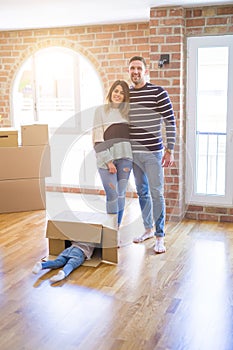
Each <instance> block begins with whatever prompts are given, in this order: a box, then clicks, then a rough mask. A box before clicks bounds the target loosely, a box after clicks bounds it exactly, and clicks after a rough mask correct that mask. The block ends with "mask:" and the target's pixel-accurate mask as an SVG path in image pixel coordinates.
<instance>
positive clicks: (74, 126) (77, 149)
mask: <svg viewBox="0 0 233 350" xmlns="http://www.w3.org/2000/svg"><path fill="white" fill-rule="evenodd" d="M12 101H13V108H12V111H13V126H14V127H16V128H17V129H20V126H21V125H25V124H33V123H42V124H48V126H49V133H50V146H51V154H52V174H53V176H52V177H51V178H47V180H46V182H47V184H51V185H58V186H64V185H65V186H71V187H72V186H80V187H82V186H83V184H80V183H79V181H80V176H78V174H77V172H80V171H79V169H83V164H84V163H85V157H86V154H87V152H88V151H89V152H91V151H92V149H93V146H92V140H91V115H90V114H91V113H88V112H89V111H91V112H92V114H93V111H94V109H95V107H96V106H98V105H101V104H103V103H104V93H103V87H102V84H101V81H100V79H99V76H98V74H97V72H96V71H95V69H94V67H93V66H92V65H91V63H90V62H89V61H88V60H87V59H86V58H85V57H84V56H83V55H81V54H79V53H77V52H75V51H73V50H71V49H68V48H62V47H49V48H46V49H41V50H39V51H37V52H36V53H34V54H33V55H32V56H31V57H29V58H28V59H27V60H26V61H25V62H24V64H23V65H22V67H21V68H20V70H19V72H18V74H17V76H16V78H15V81H14V85H13V96H12ZM87 115H88V117H87ZM87 119H88V120H87ZM19 134H20V133H19ZM54 135H56V137H55V136H54ZM70 135H72V136H71V138H69V137H70ZM67 138H68V140H71V141H70V142H71V144H70V145H69V147H67V144H66V147H67V153H66V154H64V161H63V159H59V162H60V163H61V169H60V168H59V169H58V171H57V169H56V163H57V161H58V158H57V157H59V155H60V154H61V151H63V149H64V143H65V142H67ZM19 142H20V140H19ZM53 169H55V171H53ZM97 182H98V183H99V184H100V181H99V180H97ZM88 185H89V184H88ZM92 185H93V184H90V186H92Z"/></svg>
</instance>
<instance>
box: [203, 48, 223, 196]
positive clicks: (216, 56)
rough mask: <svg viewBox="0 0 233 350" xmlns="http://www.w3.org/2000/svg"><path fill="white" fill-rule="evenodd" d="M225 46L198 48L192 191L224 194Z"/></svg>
mask: <svg viewBox="0 0 233 350" xmlns="http://www.w3.org/2000/svg"><path fill="white" fill-rule="evenodd" d="M227 87H228V47H210V48H199V49H198V71H197V116H196V141H197V150H196V152H197V153H196V161H197V164H196V169H197V174H196V175H197V176H196V178H197V183H196V191H197V193H202V194H217V195H224V194H225V185H224V184H225V161H226V159H225V150H226V125H227Z"/></svg>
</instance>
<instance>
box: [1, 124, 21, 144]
mask: <svg viewBox="0 0 233 350" xmlns="http://www.w3.org/2000/svg"><path fill="white" fill-rule="evenodd" d="M17 146H18V130H17V129H14V128H0V147H17Z"/></svg>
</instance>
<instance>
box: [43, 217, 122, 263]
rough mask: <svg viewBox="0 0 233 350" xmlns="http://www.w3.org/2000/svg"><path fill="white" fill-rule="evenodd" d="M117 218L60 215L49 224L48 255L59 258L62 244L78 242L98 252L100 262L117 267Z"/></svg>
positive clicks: (47, 234)
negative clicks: (93, 245) (97, 248)
mask: <svg viewBox="0 0 233 350" xmlns="http://www.w3.org/2000/svg"><path fill="white" fill-rule="evenodd" d="M116 221H117V219H116V215H111V214H102V213H93V212H69V211H66V212H63V213H60V214H59V215H57V216H56V217H55V218H54V219H53V220H48V222H47V230H46V237H47V238H48V239H49V254H50V255H58V254H59V253H60V252H61V251H62V250H64V249H65V242H66V241H67V240H68V241H80V242H86V243H92V244H95V246H96V247H99V248H101V258H100V260H99V261H106V262H109V263H114V264H117V262H118V248H117V243H118V241H117V229H116V227H117V223H116Z"/></svg>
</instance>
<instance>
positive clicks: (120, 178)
mask: <svg viewBox="0 0 233 350" xmlns="http://www.w3.org/2000/svg"><path fill="white" fill-rule="evenodd" d="M113 163H114V165H115V167H116V169H117V172H116V174H111V173H110V172H109V171H108V169H103V168H99V169H98V171H99V174H100V178H101V180H102V183H103V187H104V190H105V193H106V207H107V213H108V214H118V217H117V222H118V226H119V225H120V223H121V221H122V217H123V213H124V208H125V195H126V189H127V184H128V180H129V176H130V172H131V170H132V160H130V159H125V158H121V159H116V160H114V161H113Z"/></svg>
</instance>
